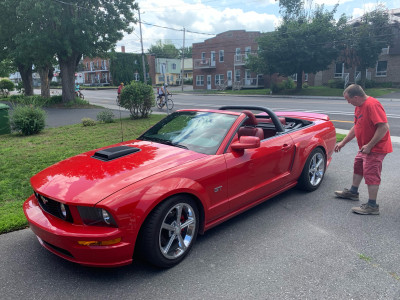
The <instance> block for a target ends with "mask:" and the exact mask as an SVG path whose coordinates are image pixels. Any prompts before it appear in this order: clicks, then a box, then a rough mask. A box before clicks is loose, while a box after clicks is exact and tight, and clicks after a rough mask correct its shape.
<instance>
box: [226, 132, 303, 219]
mask: <svg viewBox="0 0 400 300" xmlns="http://www.w3.org/2000/svg"><path fill="white" fill-rule="evenodd" d="M294 149H295V148H294V144H293V140H292V138H291V137H290V135H288V134H282V135H278V136H276V137H273V138H270V139H266V140H264V141H261V146H260V147H259V148H256V149H246V150H244V152H242V153H239V152H231V153H226V154H225V159H226V164H227V176H228V198H229V202H230V209H231V210H232V211H236V210H238V209H240V208H242V207H245V206H247V205H250V204H251V203H253V202H255V201H257V200H261V199H263V198H265V197H267V196H268V195H271V194H272V193H274V192H276V191H277V190H279V189H280V188H282V187H283V186H284V185H286V184H287V183H288V180H289V175H290V173H291V166H292V162H293V156H294Z"/></svg>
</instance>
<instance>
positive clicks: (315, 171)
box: [299, 148, 326, 192]
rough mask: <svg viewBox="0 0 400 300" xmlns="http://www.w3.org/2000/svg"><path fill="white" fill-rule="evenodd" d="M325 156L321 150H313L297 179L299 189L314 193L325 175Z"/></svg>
mask: <svg viewBox="0 0 400 300" xmlns="http://www.w3.org/2000/svg"><path fill="white" fill-rule="evenodd" d="M325 167H326V162H325V154H324V152H323V151H322V150H321V148H316V149H314V150H313V151H312V152H311V154H310V155H309V156H308V158H307V161H306V164H305V165H304V168H303V171H302V172H301V175H300V178H299V187H300V188H301V189H302V190H305V191H309V192H311V191H315V190H316V189H317V188H318V187H319V186H320V185H321V183H322V180H323V179H324V175H325Z"/></svg>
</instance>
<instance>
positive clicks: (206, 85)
mask: <svg viewBox="0 0 400 300" xmlns="http://www.w3.org/2000/svg"><path fill="white" fill-rule="evenodd" d="M260 35H261V33H260V32H258V31H249V32H248V31H245V30H230V31H226V32H223V33H220V34H218V35H217V36H215V37H213V38H210V39H207V40H205V41H204V42H202V43H195V44H193V46H192V57H193V89H225V88H234V89H240V88H258V87H263V86H264V77H263V75H261V74H256V73H254V72H251V70H249V69H246V67H245V64H246V58H247V57H248V55H249V54H252V55H257V51H258V44H257V42H256V39H257V38H258V37H259V36H260Z"/></svg>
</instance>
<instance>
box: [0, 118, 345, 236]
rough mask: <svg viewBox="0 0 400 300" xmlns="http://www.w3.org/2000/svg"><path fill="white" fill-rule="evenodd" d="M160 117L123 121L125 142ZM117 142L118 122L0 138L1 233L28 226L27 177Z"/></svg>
mask: <svg viewBox="0 0 400 300" xmlns="http://www.w3.org/2000/svg"><path fill="white" fill-rule="evenodd" d="M163 117H164V115H152V116H151V117H150V118H149V119H140V120H129V119H123V120H122V125H123V132H124V140H125V141H127V140H132V139H135V138H136V137H138V136H139V135H140V134H141V133H143V132H144V131H145V130H146V129H148V128H149V127H150V126H152V125H153V124H154V123H156V122H157V121H159V120H160V119H162V118H163ZM343 137H344V135H338V138H343ZM119 142H121V125H120V123H119V122H116V123H111V124H99V123H98V124H96V126H89V127H83V126H82V125H81V124H77V125H70V126H64V127H59V128H51V129H45V130H44V131H43V132H42V133H40V134H38V135H33V136H20V135H17V134H7V135H0V174H1V177H0V233H6V232H10V231H13V230H17V229H21V228H24V227H26V226H27V221H26V219H25V216H24V213H23V211H22V203H23V202H24V201H25V199H27V198H28V197H29V195H31V194H32V188H31V186H30V180H29V179H30V177H32V176H33V175H34V174H36V173H38V172H39V171H41V170H43V169H44V168H46V167H48V166H50V165H52V164H54V163H56V162H58V161H61V160H63V159H66V158H68V157H70V156H73V155H76V154H79V153H82V152H86V151H89V150H92V149H96V148H100V147H103V146H107V145H111V144H115V143H119Z"/></svg>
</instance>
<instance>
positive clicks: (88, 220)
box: [78, 206, 118, 227]
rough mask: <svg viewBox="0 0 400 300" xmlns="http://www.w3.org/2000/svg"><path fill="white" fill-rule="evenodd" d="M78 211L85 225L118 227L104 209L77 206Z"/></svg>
mask: <svg viewBox="0 0 400 300" xmlns="http://www.w3.org/2000/svg"><path fill="white" fill-rule="evenodd" d="M78 211H79V214H80V216H81V218H82V221H83V223H84V224H86V225H91V226H111V227H118V226H117V223H116V222H115V220H114V218H113V217H112V215H111V214H110V213H109V212H108V211H107V210H105V209H104V208H98V207H88V206H78Z"/></svg>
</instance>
